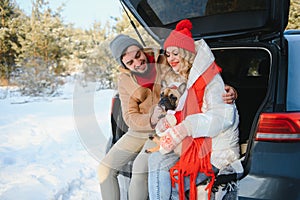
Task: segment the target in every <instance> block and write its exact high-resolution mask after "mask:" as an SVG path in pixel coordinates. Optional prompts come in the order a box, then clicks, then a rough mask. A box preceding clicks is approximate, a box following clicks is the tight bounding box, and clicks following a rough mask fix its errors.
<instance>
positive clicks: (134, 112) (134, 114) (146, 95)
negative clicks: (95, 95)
mask: <svg viewBox="0 0 300 200" xmlns="http://www.w3.org/2000/svg"><path fill="white" fill-rule="evenodd" d="M144 52H145V53H146V54H148V55H152V56H154V57H155V61H157V63H156V65H155V66H156V70H157V76H156V79H155V83H154V86H153V89H152V90H150V89H149V88H144V87H141V86H140V85H139V84H138V83H137V81H136V78H135V76H134V75H133V74H132V73H131V72H130V71H129V70H128V69H124V68H123V67H120V72H121V74H120V75H119V79H118V91H119V94H120V99H121V106H122V112H123V118H124V120H125V122H126V124H127V125H128V127H129V130H128V134H133V135H136V136H138V137H148V134H149V133H151V132H153V129H152V128H151V126H150V117H151V114H152V111H153V109H154V107H155V105H156V104H157V103H158V101H159V98H160V91H161V85H160V84H161V73H162V68H163V67H162V65H161V64H160V63H161V62H160V61H159V60H160V59H161V58H160V56H159V54H158V53H157V54H156V53H154V52H153V50H152V49H144ZM163 66H166V65H163Z"/></svg>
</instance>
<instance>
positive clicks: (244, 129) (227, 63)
mask: <svg viewBox="0 0 300 200" xmlns="http://www.w3.org/2000/svg"><path fill="white" fill-rule="evenodd" d="M212 50H213V53H214V55H215V58H216V62H217V64H218V65H219V66H220V67H221V68H222V70H223V71H222V73H221V74H222V77H223V79H224V82H225V83H226V84H228V85H231V86H233V87H234V88H235V89H236V90H237V92H238V98H237V100H236V105H237V108H238V112H239V116H240V124H239V133H240V144H241V145H242V144H244V145H245V144H247V143H248V140H251V139H250V138H249V136H250V135H251V134H250V132H251V127H252V123H253V122H255V121H254V117H255V115H256V112H257V111H258V109H259V107H260V106H261V104H262V102H263V100H264V99H265V97H266V94H267V88H268V82H269V73H270V64H271V60H272V58H271V53H270V51H269V50H268V49H266V48H258V47H239V48H237V47H226V48H225V47H222V48H212ZM244 153H245V149H242V150H241V154H244Z"/></svg>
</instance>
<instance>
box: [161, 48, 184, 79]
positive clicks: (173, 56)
mask: <svg viewBox="0 0 300 200" xmlns="http://www.w3.org/2000/svg"><path fill="white" fill-rule="evenodd" d="M165 55H166V57H167V61H168V63H169V64H170V66H171V67H172V68H173V70H174V71H175V72H176V73H178V72H179V70H180V68H181V62H180V61H181V57H180V56H179V49H178V48H177V47H173V46H171V47H167V48H166V52H165Z"/></svg>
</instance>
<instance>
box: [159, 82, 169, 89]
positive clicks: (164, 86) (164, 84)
mask: <svg viewBox="0 0 300 200" xmlns="http://www.w3.org/2000/svg"><path fill="white" fill-rule="evenodd" d="M167 87H168V85H167V81H166V80H162V81H161V88H167Z"/></svg>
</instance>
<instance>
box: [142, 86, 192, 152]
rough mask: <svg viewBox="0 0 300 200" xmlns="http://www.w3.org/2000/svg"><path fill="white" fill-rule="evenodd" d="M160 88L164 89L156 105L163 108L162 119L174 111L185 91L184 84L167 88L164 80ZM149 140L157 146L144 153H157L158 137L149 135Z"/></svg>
mask: <svg viewBox="0 0 300 200" xmlns="http://www.w3.org/2000/svg"><path fill="white" fill-rule="evenodd" d="M162 88H164V89H162V92H161V94H160V101H159V103H158V105H159V106H161V107H162V108H163V110H164V111H165V114H164V115H162V117H164V116H165V115H166V113H167V111H168V110H175V109H176V107H177V105H178V101H179V98H180V97H181V95H182V94H183V93H184V91H185V88H186V83H185V82H182V83H171V84H170V85H168V86H167V82H166V81H165V80H163V81H162ZM149 139H150V140H153V141H154V142H155V143H156V144H157V146H155V147H153V148H150V149H146V150H145V152H146V153H152V152H156V151H158V150H159V143H160V141H159V140H160V138H159V136H158V135H157V134H154V135H149Z"/></svg>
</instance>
